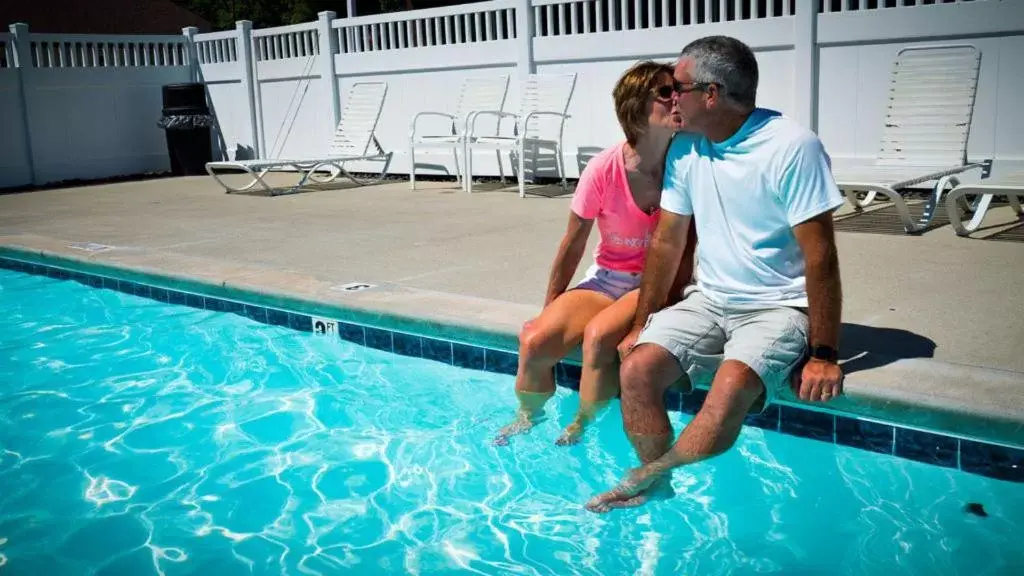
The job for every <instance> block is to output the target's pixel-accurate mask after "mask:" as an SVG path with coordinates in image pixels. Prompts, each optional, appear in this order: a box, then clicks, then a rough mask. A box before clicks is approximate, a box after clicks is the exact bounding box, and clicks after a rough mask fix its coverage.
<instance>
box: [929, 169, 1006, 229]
mask: <svg viewBox="0 0 1024 576" xmlns="http://www.w3.org/2000/svg"><path fill="white" fill-rule="evenodd" d="M968 194H978V195H980V197H979V198H978V199H977V200H976V203H975V204H974V205H968V204H967V202H966V198H965V196H966V195H968ZM996 196H1006V199H1007V200H1009V203H1010V207H1011V208H1012V209H1013V211H1014V212H1016V214H1017V219H1018V220H1024V211H1022V210H1021V205H1020V204H1021V200H1024V170H1022V171H1020V172H1014V173H1011V174H1008V175H1006V176H1003V177H1000V178H992V179H991V180H982V181H981V182H976V183H974V184H959V183H957V184H956V185H955V186H954V188H953V189H952V190H950V192H949V195H948V196H946V212H947V213H948V214H949V223H950V225H952V227H953V230H954V231H955V232H956V234H957V236H968V235H970V233H971V232H974V231H975V230H977V229H978V227H980V226H981V222H982V220H984V219H985V213H987V212H988V206H989V204H991V203H992V199H993V198H994V197H996ZM965 205H966V206H967V207H968V209H969V210H973V212H974V216H973V217H971V220H970V222H968V223H967V224H966V225H965V224H964V222H963V220H961V217H960V214H961V208H962V207H963V206H965Z"/></svg>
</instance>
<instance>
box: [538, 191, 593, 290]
mask: <svg viewBox="0 0 1024 576" xmlns="http://www.w3.org/2000/svg"><path fill="white" fill-rule="evenodd" d="M593 227H594V221H593V220H589V219H586V218H581V217H580V216H579V215H577V214H576V213H575V212H573V211H571V210H570V211H569V225H568V227H567V228H566V230H565V235H564V236H562V242H561V243H560V244H559V245H558V253H557V254H556V255H555V261H554V263H553V264H552V266H551V277H550V278H549V279H548V290H547V294H546V295H545V296H544V306H547V305H548V304H550V303H551V302H552V301H553V300H554V299H555V298H558V297H559V296H560V295H561V294H562V293H563V292H565V289H566V288H567V287H568V286H569V281H570V280H572V277H573V275H574V274H576V267H577V266H579V264H580V260H582V259H583V251H584V250H586V249H587V238H589V237H590V230H591V229H592V228H593Z"/></svg>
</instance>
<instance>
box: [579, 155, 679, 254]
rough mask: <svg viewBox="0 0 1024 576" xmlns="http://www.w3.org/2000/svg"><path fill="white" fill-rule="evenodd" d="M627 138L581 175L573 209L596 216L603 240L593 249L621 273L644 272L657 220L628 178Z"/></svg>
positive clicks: (595, 158) (589, 163) (591, 216)
mask: <svg viewBox="0 0 1024 576" xmlns="http://www.w3.org/2000/svg"><path fill="white" fill-rule="evenodd" d="M623 145H625V141H623V142H620V143H619V144H616V145H615V146H612V147H610V148H606V149H604V150H602V151H601V152H600V153H599V154H598V155H597V156H594V158H592V159H591V160H590V162H588V163H587V167H586V168H584V169H583V174H581V175H580V181H579V184H577V186H576V193H575V194H574V195H573V198H572V205H571V206H570V208H571V209H572V211H573V212H575V213H576V214H577V215H579V217H580V218H586V219H588V220H593V219H597V229H598V231H599V232H600V235H601V240H600V242H598V244H597V249H596V250H595V251H594V260H595V261H596V262H597V265H598V266H601V267H602V268H607V269H609V270H615V271H618V272H637V273H639V272H643V269H644V258H645V256H646V253H647V246H649V245H650V243H651V235H652V233H653V232H654V228H655V226H656V225H657V223H658V212H659V210H657V209H656V210H654V213H653V214H650V215H648V214H647V213H645V212H644V211H643V210H641V209H640V207H639V206H637V205H636V202H634V201H633V194H632V192H630V190H629V182H628V180H627V179H626V161H625V159H624V158H623V156H622V147H623Z"/></svg>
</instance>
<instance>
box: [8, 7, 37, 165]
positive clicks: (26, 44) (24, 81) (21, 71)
mask: <svg viewBox="0 0 1024 576" xmlns="http://www.w3.org/2000/svg"><path fill="white" fill-rule="evenodd" d="M10 30H11V34H12V35H14V62H13V65H14V67H15V68H17V70H18V100H19V102H18V104H19V105H20V106H21V129H22V131H23V133H24V135H25V159H26V160H27V161H28V174H29V179H30V183H31V184H38V183H39V181H38V178H37V176H36V161H35V150H34V149H33V147H32V111H31V110H30V109H29V108H30V106H31V101H32V98H30V96H29V92H31V86H33V82H32V75H33V72H35V66H33V65H32V43H31V41H29V37H28V24H24V23H20V22H19V23H17V24H11V26H10Z"/></svg>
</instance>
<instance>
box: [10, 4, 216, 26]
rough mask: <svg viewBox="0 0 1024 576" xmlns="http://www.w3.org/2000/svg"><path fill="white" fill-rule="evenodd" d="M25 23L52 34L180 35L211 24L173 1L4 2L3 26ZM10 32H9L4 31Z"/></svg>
mask: <svg viewBox="0 0 1024 576" xmlns="http://www.w3.org/2000/svg"><path fill="white" fill-rule="evenodd" d="M17 22H24V23H25V24H28V29H29V31H30V32H39V33H49V34H180V33H181V29H182V28H185V27H187V26H195V27H196V28H199V31H200V32H207V31H209V30H210V29H211V26H210V23H209V22H207V21H206V20H204V19H202V18H200V17H199V16H197V15H195V14H193V13H192V12H190V11H188V10H186V9H185V8H183V7H181V6H179V5H177V4H175V3H174V2H172V1H171V0H145V1H140V0H88V1H86V2H83V1H82V0H35V1H27V2H17V1H11V2H0V23H2V24H3V25H4V28H6V27H7V25H9V24H14V23H17ZM4 31H5V32H6V30H4Z"/></svg>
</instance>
